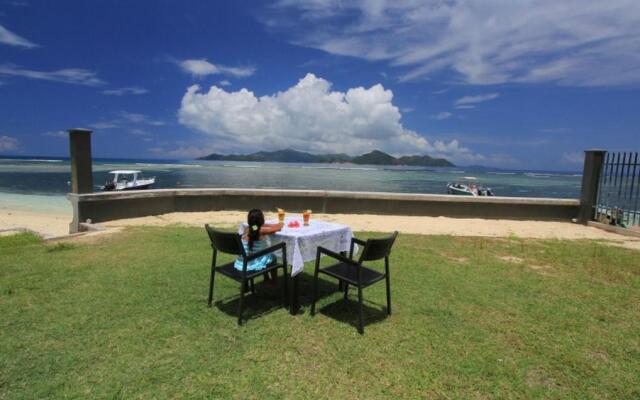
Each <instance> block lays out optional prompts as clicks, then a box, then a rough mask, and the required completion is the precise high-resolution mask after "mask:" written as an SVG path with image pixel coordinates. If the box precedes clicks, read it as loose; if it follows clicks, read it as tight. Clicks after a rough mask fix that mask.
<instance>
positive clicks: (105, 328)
mask: <svg viewBox="0 0 640 400" xmlns="http://www.w3.org/2000/svg"><path fill="white" fill-rule="evenodd" d="M359 236H361V237H364V238H366V237H367V236H371V235H369V234H366V233H365V234H361V235H359ZM225 260H230V258H226V259H224V260H223V261H225ZM209 262H210V248H209V246H208V243H207V238H206V235H205V232H204V230H203V229H196V228H186V227H185V228H183V227H171V228H137V229H129V230H127V231H125V232H123V233H121V234H117V235H113V236H112V237H108V238H101V239H99V240H97V241H96V242H95V243H86V244H81V243H77V244H72V245H69V244H56V245H48V244H45V243H43V242H41V241H40V239H38V238H37V237H35V236H31V235H24V234H23V235H16V236H8V237H0V316H1V317H0V398H6V399H18V398H27V399H33V398H127V399H128V398H241V399H245V398H255V399H277V398H291V399H301V398H362V399H375V398H408V399H415V398H638V397H640V390H639V389H638V388H639V387H640V257H639V253H638V252H634V251H631V250H626V249H620V248H615V247H609V246H606V245H603V244H598V243H596V242H589V241H573V242H569V241H538V240H521V239H517V238H509V239H483V238H456V237H447V236H412V235H401V236H400V238H399V239H398V241H397V243H396V247H395V249H394V252H393V256H392V259H391V271H392V281H391V285H392V299H393V307H394V309H393V311H394V314H393V315H392V316H390V317H388V318H387V317H386V316H385V313H384V304H385V295H384V284H383V283H379V284H377V285H374V286H372V287H371V288H369V289H367V290H365V296H364V297H365V301H366V306H367V308H366V314H365V318H366V322H367V324H366V328H365V335H364V336H360V335H359V334H357V331H356V328H355V325H354V324H355V321H356V315H357V314H356V308H355V305H356V302H355V301H354V299H355V298H354V297H353V291H352V296H351V298H350V299H349V300H348V301H346V302H345V301H343V300H342V297H341V294H340V293H338V292H337V291H336V289H337V286H336V285H335V284H334V283H333V282H330V281H326V283H325V284H323V285H322V299H321V301H320V303H319V312H318V314H317V315H316V316H315V317H310V316H309V315H308V299H306V298H303V299H302V303H303V313H302V314H300V315H297V316H291V315H289V314H288V312H287V311H286V310H285V309H283V308H282V307H281V306H280V290H278V289H272V288H269V287H264V286H263V285H262V284H260V285H258V287H257V289H258V291H259V293H260V295H259V296H256V297H253V296H251V298H249V301H248V304H249V308H248V310H247V314H248V315H250V316H251V315H252V317H251V318H250V319H249V320H248V321H247V323H246V324H245V325H244V326H242V327H238V326H237V325H236V306H237V294H238V285H237V284H236V283H235V282H233V281H231V280H229V279H226V278H225V277H222V276H220V277H218V279H217V282H216V293H215V297H216V300H217V301H219V303H217V304H216V306H215V307H213V308H207V306H206V294H207V286H208V277H209V275H208V274H209ZM306 271H307V273H306V274H305V275H304V276H303V280H302V286H301V291H302V293H308V290H309V287H310V275H308V273H309V271H311V269H310V268H308V269H307V270H306ZM254 299H255V300H254ZM220 301H221V302H220Z"/></svg>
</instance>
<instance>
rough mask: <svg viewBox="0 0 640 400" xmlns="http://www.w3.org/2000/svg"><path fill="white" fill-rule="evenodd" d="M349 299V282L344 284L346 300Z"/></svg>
mask: <svg viewBox="0 0 640 400" xmlns="http://www.w3.org/2000/svg"><path fill="white" fill-rule="evenodd" d="M348 298H349V282H345V283H344V299H345V300H346V299H348Z"/></svg>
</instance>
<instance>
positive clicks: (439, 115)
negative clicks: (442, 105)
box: [431, 111, 453, 121]
mask: <svg viewBox="0 0 640 400" xmlns="http://www.w3.org/2000/svg"><path fill="white" fill-rule="evenodd" d="M452 116H453V114H452V113H450V112H448V111H442V112H439V113H437V114H435V115H432V116H431V118H433V119H436V120H438V121H442V120H445V119H448V118H451V117H452Z"/></svg>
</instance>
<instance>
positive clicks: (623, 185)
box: [594, 152, 640, 227]
mask: <svg viewBox="0 0 640 400" xmlns="http://www.w3.org/2000/svg"><path fill="white" fill-rule="evenodd" d="M594 212H595V214H594V219H595V220H596V221H599V222H602V223H607V224H612V225H619V226H625V227H630V226H632V225H640V155H639V154H638V152H607V153H606V155H605V158H604V163H603V164H602V169H601V171H600V181H599V183H598V198H597V202H596V206H595V210H594Z"/></svg>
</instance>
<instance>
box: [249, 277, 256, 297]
mask: <svg viewBox="0 0 640 400" xmlns="http://www.w3.org/2000/svg"><path fill="white" fill-rule="evenodd" d="M250 288H251V289H250V290H251V293H252V294H256V287H255V285H254V283H253V278H251V281H250Z"/></svg>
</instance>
